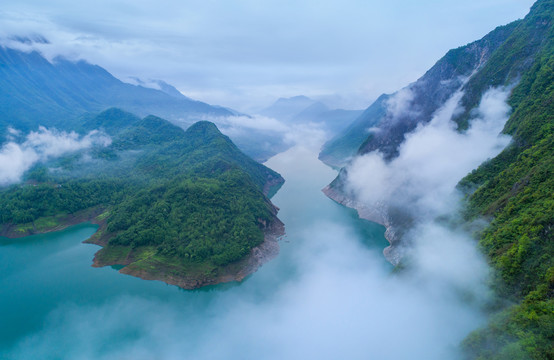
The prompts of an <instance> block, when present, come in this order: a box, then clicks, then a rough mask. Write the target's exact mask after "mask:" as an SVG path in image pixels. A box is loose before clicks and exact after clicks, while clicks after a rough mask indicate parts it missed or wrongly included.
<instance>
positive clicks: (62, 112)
mask: <svg viewBox="0 0 554 360" xmlns="http://www.w3.org/2000/svg"><path fill="white" fill-rule="evenodd" d="M21 41H23V42H31V40H29V39H21ZM42 41H43V42H44V41H46V40H44V39H42ZM160 88H161V89H162V90H156V89H151V88H147V87H143V86H136V85H132V84H128V83H124V82H122V81H120V80H118V79H116V78H115V77H113V76H112V75H111V74H110V73H108V72H107V71H106V70H104V69H103V68H101V67H100V66H97V65H92V64H89V63H87V62H85V61H78V62H73V61H69V60H67V59H64V58H61V57H58V58H55V59H54V60H53V61H52V62H50V61H48V60H47V59H45V58H44V57H43V56H42V55H41V54H40V53H38V52H36V51H33V52H30V53H27V52H23V51H20V50H16V49H12V48H7V47H2V46H0V133H4V130H5V129H6V128H7V127H8V126H16V127H17V128H18V129H19V130H24V131H26V130H30V129H36V128H37V127H38V125H43V126H48V127H57V128H59V129H74V128H75V127H76V126H77V125H78V123H79V117H80V116H81V115H82V114H84V113H87V112H92V113H97V112H100V111H103V110H105V109H107V108H110V107H119V108H121V109H124V110H126V111H130V112H133V113H136V114H138V115H140V116H146V115H148V114H156V115H158V116H162V117H164V118H167V119H169V120H181V121H183V120H188V121H191V120H193V119H198V118H200V117H202V116H207V115H210V116H212V115H213V116H230V115H233V113H232V112H231V111H229V110H227V109H224V108H222V107H217V106H212V105H208V104H205V103H203V102H200V101H194V100H192V99H189V98H187V97H186V96H183V95H181V94H180V93H178V92H177V91H176V90H175V89H174V88H173V87H171V86H169V85H167V84H165V83H163V82H162V84H161V85H160ZM164 90H165V91H164Z"/></svg>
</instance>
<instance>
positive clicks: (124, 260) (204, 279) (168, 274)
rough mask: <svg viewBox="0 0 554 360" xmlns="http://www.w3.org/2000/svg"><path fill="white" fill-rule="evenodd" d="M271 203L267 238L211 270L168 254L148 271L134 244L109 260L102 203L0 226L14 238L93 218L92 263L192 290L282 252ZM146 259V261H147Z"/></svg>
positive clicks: (248, 270)
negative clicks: (23, 226) (47, 221)
mask: <svg viewBox="0 0 554 360" xmlns="http://www.w3.org/2000/svg"><path fill="white" fill-rule="evenodd" d="M269 204H270V205H271V207H272V208H273V215H274V216H273V219H272V220H271V221H270V222H269V223H265V222H261V221H260V225H261V226H262V231H263V235H264V240H263V242H262V243H261V244H259V245H258V246H256V247H254V248H252V249H251V250H250V253H249V254H248V255H247V256H245V257H244V258H242V259H240V260H238V261H236V262H234V263H231V264H228V265H225V266H223V267H215V268H214V267H211V268H209V267H208V268H209V270H210V271H209V273H207V274H206V273H205V272H203V271H202V270H204V269H206V266H207V265H206V264H199V265H198V267H194V266H192V267H191V266H190V264H188V267H187V266H186V265H185V266H183V264H182V263H181V266H179V265H178V264H177V265H176V259H175V258H167V260H168V261H167V262H160V261H157V262H155V260H154V261H151V262H149V263H148V265H150V269H151V270H150V271H147V270H145V269H144V268H141V267H140V266H137V262H141V261H142V260H144V259H143V258H140V257H138V256H137V254H136V253H134V252H133V250H132V249H130V248H124V250H126V252H125V256H123V257H115V258H114V257H111V258H110V259H109V260H108V261H106V260H107V259H101V258H102V255H103V254H104V253H105V251H106V250H104V249H107V245H108V241H109V240H110V238H112V237H113V236H114V235H115V234H111V233H106V227H107V222H106V219H107V216H102V215H103V214H105V213H107V211H108V210H107V209H106V208H104V207H102V206H97V207H94V208H89V209H85V210H82V211H79V212H77V213H75V214H69V215H65V216H60V217H58V218H56V221H57V222H58V224H56V225H55V226H53V227H49V228H42V229H38V228H37V227H36V226H34V224H33V227H32V228H30V229H28V230H26V231H24V232H22V231H17V225H13V224H4V225H3V226H2V228H1V229H0V236H4V237H7V238H10V239H16V238H23V237H26V236H31V235H37V234H45V233H50V232H55V231H61V230H64V229H66V228H68V227H70V226H73V225H77V224H81V223H85V222H90V223H92V224H96V225H99V227H98V229H97V230H96V232H95V233H94V234H93V235H91V237H89V238H88V239H86V240H84V241H83V243H85V244H94V245H98V246H101V247H102V248H101V249H99V250H98V251H96V252H95V253H94V258H93V259H92V264H91V266H92V267H104V266H112V265H123V266H124V267H123V268H121V269H120V270H118V272H119V273H121V274H126V275H131V276H135V277H138V278H140V279H143V280H159V281H163V282H165V283H166V284H169V285H175V286H178V287H180V288H182V289H186V290H192V289H198V288H200V287H204V286H208V285H216V284H220V283H227V282H232V281H237V282H240V281H242V280H243V279H244V278H246V277H247V276H248V275H251V274H253V273H254V272H256V271H257V270H258V269H259V268H260V267H261V266H262V265H264V264H265V263H267V262H269V261H270V260H272V259H274V258H275V257H276V256H277V255H278V254H279V240H280V239H281V238H282V237H283V236H284V235H285V225H284V224H283V222H282V221H281V220H280V219H279V218H278V217H277V212H278V211H279V208H278V207H277V206H275V205H273V204H272V203H271V202H270V201H269ZM103 251H104V252H103ZM139 255H140V254H139ZM142 262H143V263H144V261H142ZM177 262H179V260H177ZM142 265H144V264H142ZM153 265H155V266H153Z"/></svg>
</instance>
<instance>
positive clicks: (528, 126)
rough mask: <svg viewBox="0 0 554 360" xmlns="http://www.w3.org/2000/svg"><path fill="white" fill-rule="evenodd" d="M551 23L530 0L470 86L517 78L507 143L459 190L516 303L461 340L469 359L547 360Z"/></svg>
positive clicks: (552, 162)
mask: <svg viewBox="0 0 554 360" xmlns="http://www.w3.org/2000/svg"><path fill="white" fill-rule="evenodd" d="M553 20H554V1H551V0H550V1H537V3H535V5H534V6H533V8H532V9H531V12H530V14H529V15H528V16H527V17H526V18H525V20H524V21H523V22H522V23H521V24H520V25H519V26H518V27H517V28H516V29H515V31H514V33H513V34H512V36H511V37H510V38H509V39H508V40H507V42H506V43H505V44H504V45H503V46H502V47H501V48H499V50H498V52H497V53H496V54H494V57H493V58H492V59H491V61H493V62H491V63H490V65H488V66H487V67H486V68H485V69H484V71H485V72H484V74H483V75H481V76H480V77H479V78H476V80H475V81H474V82H473V83H472V84H471V85H472V86H473V88H475V89H476V91H478V90H480V89H483V88H484V87H485V86H486V85H484V82H485V81H486V79H489V83H491V82H492V84H493V85H494V84H495V83H497V82H499V81H501V79H502V78H504V79H510V78H516V77H521V79H520V80H519V83H518V85H517V87H516V88H515V89H514V90H513V92H512V95H511V97H510V105H511V106H512V108H513V114H512V116H511V117H510V119H509V121H508V123H507V124H506V127H505V128H504V132H506V133H508V134H511V135H512V136H513V138H514V142H513V144H512V145H511V146H510V147H508V148H507V149H505V150H504V151H503V152H502V153H501V154H500V155H498V156H497V157H496V158H494V159H492V160H490V161H488V162H486V163H485V164H483V165H481V166H480V167H479V168H478V169H477V170H475V171H473V172H472V173H471V174H469V175H468V176H467V177H466V178H464V179H463V180H462V181H461V182H460V185H459V186H460V188H462V189H465V190H466V191H468V192H469V195H468V207H467V212H466V217H467V219H468V220H471V219H473V218H475V217H476V216H487V217H489V218H491V219H492V222H491V224H490V225H489V226H488V227H487V228H486V229H485V230H484V231H483V232H482V233H481V234H480V241H479V244H480V246H481V248H482V249H483V251H484V252H485V253H486V254H487V255H488V257H489V259H490V262H491V264H492V265H493V267H494V268H495V270H496V273H495V274H496V280H495V288H496V291H497V292H498V294H499V295H500V296H501V297H502V298H504V299H507V300H509V301H511V302H512V303H515V305H511V306H509V307H508V308H506V309H504V310H503V311H501V312H499V313H497V314H496V315H495V316H494V317H493V318H492V320H491V322H490V323H489V325H488V326H487V327H486V328H484V329H481V330H478V331H476V332H474V333H472V334H471V335H470V336H469V337H468V338H467V339H466V341H465V342H464V348H465V350H466V351H467V354H468V356H469V357H470V358H479V359H527V358H531V359H553V358H554V347H553V346H552V344H554V257H553V255H554V234H553V232H552V229H553V228H554V22H553ZM530 54H533V56H532V62H531V64H528V62H529V58H530ZM522 69H525V70H524V71H521V70H522ZM473 94H474V93H469V95H468V96H467V97H465V98H464V101H465V103H466V104H472V103H473V102H474V101H475V100H474V99H473ZM460 119H461V120H460V121H462V124H463V121H465V117H464V116H461V117H460Z"/></svg>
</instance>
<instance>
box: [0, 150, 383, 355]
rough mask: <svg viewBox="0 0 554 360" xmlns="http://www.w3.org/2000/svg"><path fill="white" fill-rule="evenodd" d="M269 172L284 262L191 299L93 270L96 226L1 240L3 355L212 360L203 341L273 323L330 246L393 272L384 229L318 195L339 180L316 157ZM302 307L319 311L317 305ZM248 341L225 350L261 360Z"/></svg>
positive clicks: (285, 162)
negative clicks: (282, 231)
mask: <svg viewBox="0 0 554 360" xmlns="http://www.w3.org/2000/svg"><path fill="white" fill-rule="evenodd" d="M267 165H268V166H269V167H271V168H273V169H275V170H276V171H278V172H280V173H281V174H282V175H283V177H284V178H285V179H286V183H285V184H284V186H283V187H282V188H281V190H280V191H279V192H278V193H277V194H276V195H275V196H274V198H273V199H272V201H273V202H274V203H275V204H276V205H277V206H278V207H279V208H280V212H279V217H280V219H281V220H282V221H283V222H284V223H285V225H286V232H287V235H286V237H285V238H284V239H283V240H282V241H281V252H280V255H279V256H278V257H277V258H276V259H274V260H273V261H271V262H270V263H268V264H266V265H264V266H263V267H262V268H261V269H260V270H259V271H258V272H256V273H255V274H253V275H251V276H249V277H248V278H247V279H246V280H245V281H243V282H242V283H240V284H239V283H231V284H222V285H217V286H212V287H207V288H203V289H200V290H194V291H185V290H181V289H179V288H177V287H175V286H169V285H166V284H164V283H162V282H159V281H146V280H141V279H138V278H134V277H131V276H127V275H122V274H119V273H118V272H117V268H112V267H104V268H92V267H91V266H90V265H91V263H92V258H93V255H94V253H95V252H96V251H97V250H98V249H99V247H98V246H96V245H90V244H83V243H82V241H83V240H85V239H87V238H88V237H90V236H91V235H92V234H93V233H94V232H95V231H96V228H97V227H96V225H92V224H80V225H76V226H72V227H70V228H68V229H66V230H63V231H60V232H55V233H49V234H43V235H36V236H29V237H25V238H20V239H14V240H10V239H6V238H0V271H1V274H2V277H1V278H0V291H1V293H0V294H1V296H0V319H1V322H2V326H0V349H1V350H0V355H3V356H0V357H6V358H29V359H31V358H42V359H47V358H107V359H111V358H130V359H131V358H133V359H134V358H141V357H144V358H149V357H151V356H161V357H164V358H172V357H175V358H180V355H182V354H183V351H185V350H187V351H190V352H194V351H197V352H198V354H201V355H200V356H207V355H206V354H208V353H210V351H215V349H214V348H211V345H210V344H208V343H207V342H212V341H213V340H212V339H211V338H212V336H213V335H214V334H217V333H218V332H219V331H222V328H223V327H224V326H225V324H228V323H229V322H233V321H235V320H233V319H235V318H236V322H237V326H238V327H239V329H240V327H242V326H244V327H248V326H250V328H255V327H257V326H258V325H259V324H254V323H253V324H250V325H249V323H248V322H249V321H252V317H251V315H252V311H260V312H261V313H262V314H263V316H264V317H265V316H270V317H271V311H272V310H271V309H272V308H274V304H276V303H282V302H283V299H282V298H283V297H286V295H284V294H288V291H289V289H290V288H294V286H296V285H297V284H298V282H299V281H302V280H301V279H304V278H305V277H306V273H310V271H311V270H310V269H315V268H317V267H318V266H320V265H321V264H318V260H317V259H318V257H317V256H314V254H318V253H321V254H322V256H328V253H329V248H333V247H336V249H341V248H342V244H344V245H345V246H347V247H348V246H350V247H352V246H353V247H355V248H356V249H357V248H358V247H359V248H360V249H362V250H363V251H367V252H368V254H374V255H375V256H368V257H367V261H368V262H373V263H374V265H375V266H377V267H378V268H382V269H384V271H385V272H387V271H388V270H389V269H390V265H389V264H388V263H386V262H385V260H384V259H383V257H382V256H381V252H382V250H383V248H384V247H386V246H387V245H388V243H387V242H386V240H385V239H384V237H383V234H384V231H385V228H384V227H383V226H380V225H378V224H374V223H371V222H368V221H365V220H360V219H358V217H357V216H356V213H355V211H352V210H349V209H346V208H344V207H342V206H340V205H338V204H336V203H334V202H333V201H331V200H329V199H328V198H326V197H325V196H324V195H323V194H322V193H321V191H320V190H321V188H323V187H324V186H325V185H326V184H328V183H329V182H330V181H331V180H332V179H333V178H334V177H335V176H336V172H335V171H334V170H331V169H329V168H328V167H326V166H325V165H323V164H322V163H321V162H319V161H318V160H317V155H316V152H314V151H310V150H308V149H304V148H299V147H297V148H293V149H291V150H289V151H287V152H285V153H283V154H280V155H278V156H276V157H274V158H272V159H270V161H269V162H268V163H267ZM337 229H340V230H337ZM334 232H336V233H337V234H340V236H338V235H337V236H333V235H332V233H334ZM323 238H325V240H323ZM333 251H335V250H333ZM331 253H332V251H331ZM308 258H309V259H310V260H307V259H308ZM314 259H315V260H314ZM325 261H328V260H325ZM333 261H334V260H333V258H332V257H331V260H330V262H333ZM307 269H308V270H307ZM329 290H331V291H332V290H333V289H329ZM306 301H307V302H308V303H309V302H310V301H314V306H317V299H315V300H314V299H306ZM245 304H247V305H245ZM241 307H244V309H242V308H241ZM252 308H254V309H255V310H252ZM241 309H242V310H241ZM241 318H242V319H241ZM222 319H224V320H222ZM266 321H267V320H266ZM283 330H284V331H286V329H283ZM250 331H252V329H249V330H246V331H245V333H248V332H250ZM235 335H236V334H235ZM175 339H180V340H179V341H174V340H175ZM243 340H244V341H245V344H246V345H244V344H243V345H241V346H246V349H244V348H243V349H241V348H240V347H239V346H238V345H239V344H237V347H236V348H235V347H233V346H232V345H229V344H227V345H226V346H227V347H230V348H232V351H230V350H226V352H225V354H226V357H227V358H249V357H252V358H254V357H256V351H257V349H259V347H260V346H261V345H260V344H251V345H252V346H251V347H250V348H249V345H248V339H243ZM239 341H242V340H239ZM213 345H214V346H215V345H217V344H213ZM222 346H223V345H222ZM291 346H292V344H291ZM206 349H208V350H206ZM179 354H180V355H179ZM268 356H269V355H268Z"/></svg>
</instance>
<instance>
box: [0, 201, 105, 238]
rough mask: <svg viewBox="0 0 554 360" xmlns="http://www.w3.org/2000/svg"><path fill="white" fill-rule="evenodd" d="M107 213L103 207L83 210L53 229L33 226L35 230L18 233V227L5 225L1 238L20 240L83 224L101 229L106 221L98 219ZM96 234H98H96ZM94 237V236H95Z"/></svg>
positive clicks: (69, 216) (67, 217)
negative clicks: (94, 225) (93, 225)
mask: <svg viewBox="0 0 554 360" xmlns="http://www.w3.org/2000/svg"><path fill="white" fill-rule="evenodd" d="M105 211H106V209H105V208H103V207H98V206H96V207H92V208H89V209H85V210H81V211H78V212H76V213H75V214H68V215H65V216H63V217H60V218H59V219H57V221H59V224H58V225H56V226H53V227H48V228H44V229H37V228H36V227H35V226H34V225H33V229H30V230H26V231H18V230H17V226H18V225H14V224H3V225H2V227H1V228H0V236H3V237H7V238H9V239H19V238H22V237H26V236H31V235H38V234H47V233H50V232H55V231H61V230H65V229H67V228H68V227H70V226H73V225H78V224H82V223H84V222H90V223H92V224H96V225H100V227H99V228H98V229H100V228H101V227H102V225H103V223H104V222H105V220H104V219H102V220H99V219H97V218H98V216H99V215H101V214H103V213H104V212H105ZM23 225H27V224H23ZM95 234H96V233H95ZM93 236H94V235H93Z"/></svg>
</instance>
